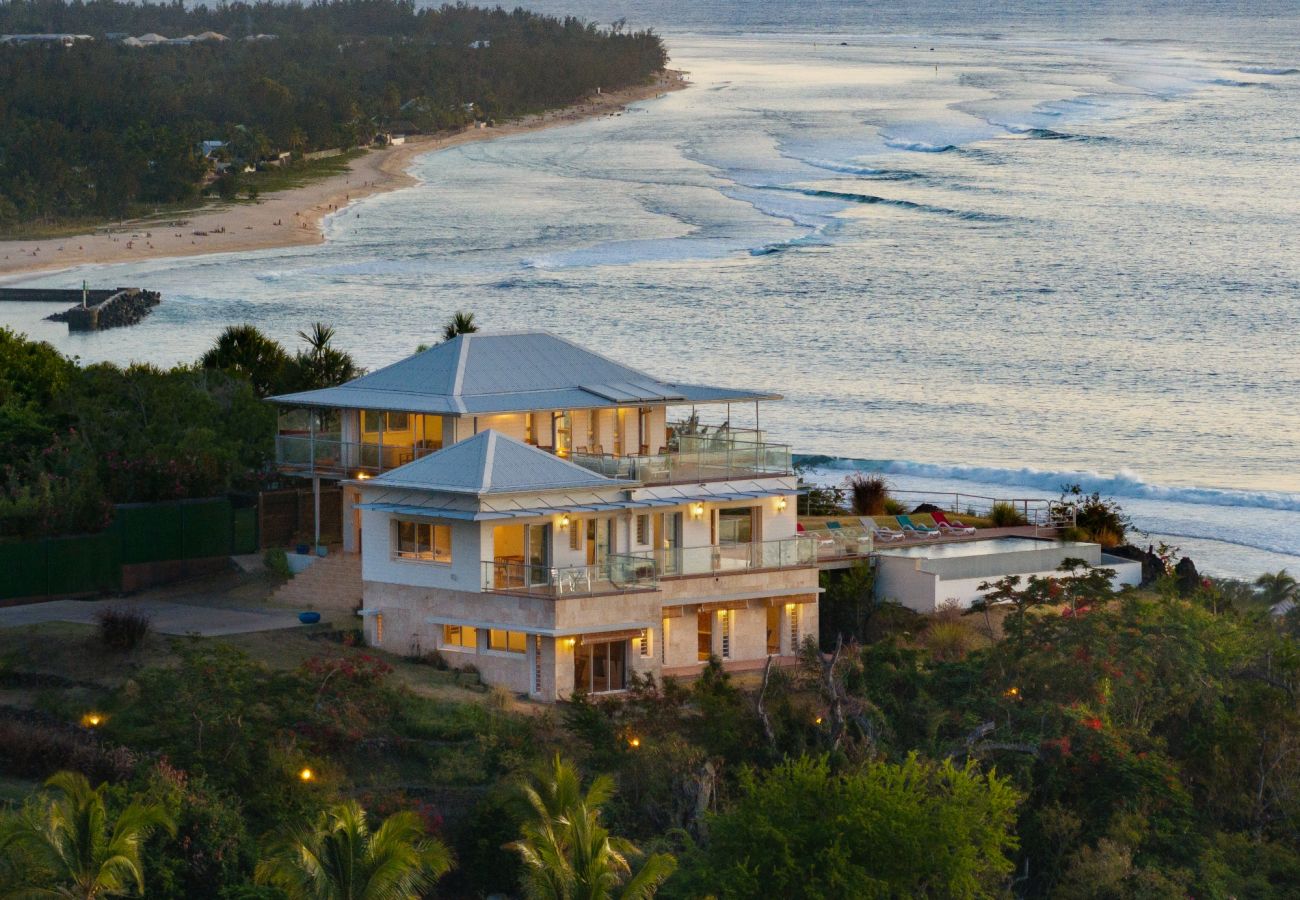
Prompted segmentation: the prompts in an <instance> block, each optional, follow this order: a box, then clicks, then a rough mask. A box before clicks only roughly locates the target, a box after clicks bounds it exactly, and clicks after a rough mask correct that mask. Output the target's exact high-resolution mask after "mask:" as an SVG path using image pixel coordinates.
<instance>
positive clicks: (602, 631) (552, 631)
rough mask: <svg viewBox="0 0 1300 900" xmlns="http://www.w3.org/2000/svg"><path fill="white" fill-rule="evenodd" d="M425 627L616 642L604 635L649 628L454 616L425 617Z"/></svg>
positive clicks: (635, 632) (640, 624) (641, 624)
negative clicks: (563, 625)
mask: <svg viewBox="0 0 1300 900" xmlns="http://www.w3.org/2000/svg"><path fill="white" fill-rule="evenodd" d="M424 624H426V625H459V626H461V627H462V628H487V629H493V628H495V629H498V630H501V631H521V632H523V633H524V634H539V635H541V636H542V637H554V638H566V637H571V638H585V637H587V636H591V637H592V638H593V639H594V638H595V637H597V636H600V638H601V640H611V641H612V640H618V639H619V638H615V637H605V635H621V636H624V637H626V636H628V635H637V636H640V634H641V632H643V631H645V630H646V629H647V628H651V627H653V626H651V624H650V623H649V622H616V623H614V624H612V625H571V626H569V627H567V628H546V627H543V626H540V625H515V624H512V623H508V622H490V621H488V620H486V619H461V618H457V617H456V616H438V615H433V616H427V617H426V618H425V620H424Z"/></svg>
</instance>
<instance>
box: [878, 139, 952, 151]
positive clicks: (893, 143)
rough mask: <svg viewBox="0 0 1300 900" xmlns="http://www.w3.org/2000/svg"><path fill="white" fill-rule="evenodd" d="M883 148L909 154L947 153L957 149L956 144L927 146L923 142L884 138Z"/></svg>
mask: <svg viewBox="0 0 1300 900" xmlns="http://www.w3.org/2000/svg"><path fill="white" fill-rule="evenodd" d="M885 146H886V147H893V148H894V149H895V150H907V151H909V152H911V153H947V152H948V151H950V150H956V149H957V145H956V144H928V143H926V142H925V141H900V140H895V139H893V138H885Z"/></svg>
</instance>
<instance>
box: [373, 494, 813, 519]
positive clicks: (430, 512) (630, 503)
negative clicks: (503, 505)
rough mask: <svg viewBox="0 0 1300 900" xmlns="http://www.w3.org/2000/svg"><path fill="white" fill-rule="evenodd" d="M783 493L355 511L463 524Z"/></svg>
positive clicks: (388, 505) (411, 505) (400, 505)
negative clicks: (474, 507)
mask: <svg viewBox="0 0 1300 900" xmlns="http://www.w3.org/2000/svg"><path fill="white" fill-rule="evenodd" d="M789 493H790V491H787V490H757V491H729V492H727V493H721V494H690V495H683V496H680V497H642V498H639V499H636V500H613V501H607V502H590V501H581V500H570V501H569V502H567V503H563V502H556V503H552V504H549V505H547V506H531V507H522V508H517V509H492V508H490V507H487V506H484V508H482V509H479V510H477V511H475V510H461V509H447V508H444V507H436V506H420V505H419V504H414V503H358V504H357V505H356V507H355V508H356V509H373V510H376V511H377V512H391V513H397V514H399V515H406V516H422V517H426V518H432V519H456V520H458V521H465V522H495V521H501V520H505V519H536V518H539V517H542V516H558V515H561V514H563V513H608V512H619V511H622V510H632V509H653V508H665V507H671V506H685V505H686V504H689V503H736V502H740V501H743V500H760V499H764V498H767V497H782V496H785V495H786V494H789Z"/></svg>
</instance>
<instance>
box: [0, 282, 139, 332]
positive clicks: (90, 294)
mask: <svg viewBox="0 0 1300 900" xmlns="http://www.w3.org/2000/svg"><path fill="white" fill-rule="evenodd" d="M0 301H7V302H12V303H20V302H26V303H72V304H73V305H72V306H71V307H69V308H68V309H66V310H64V311H63V312H60V313H54V314H53V315H51V316H46V319H47V320H49V321H51V322H67V323H68V330H69V331H99V330H101V329H104V328H121V327H123V326H126V325H135V324H136V323H138V322H139V321H141V320H142V319H143V318H144V317H145V316H147V315H149V313H150V312H151V311H152V310H153V308H154V307H155V306H157V305H158V304H159V303H161V302H162V295H161V294H159V293H158V292H157V291H146V290H144V289H142V288H133V287H128V288H123V287H119V288H97V289H95V290H89V289H83V290H76V289H60V288H0Z"/></svg>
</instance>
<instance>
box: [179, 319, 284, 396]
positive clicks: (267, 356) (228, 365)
mask: <svg viewBox="0 0 1300 900" xmlns="http://www.w3.org/2000/svg"><path fill="white" fill-rule="evenodd" d="M288 362H289V354H287V353H285V352H284V348H283V347H281V346H280V345H279V344H278V343H276V342H275V341H273V340H271V339H270V338H269V337H267V336H266V335H264V334H263V333H262V332H261V331H259V330H258V329H257V328H255V327H254V326H252V325H231V326H229V327H228V328H226V330H225V331H223V332H221V334H220V336H219V337H218V338H217V341H216V343H215V344H213V345H212V347H211V349H209V350H208V351H207V352H206V353H204V354H203V356H202V357H201V358H200V360H199V364H200V365H202V366H203V368H205V369H221V370H222V371H224V372H229V373H231V374H232V375H237V376H239V377H241V378H247V379H248V381H249V382H250V383H251V384H252V385H253V390H254V391H256V392H257V396H259V397H266V396H268V395H269V394H270V393H271V391H272V390H274V389H275V387H276V385H277V383H278V382H279V380H280V376H281V373H283V371H284V367H285V364H286V363H288Z"/></svg>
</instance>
